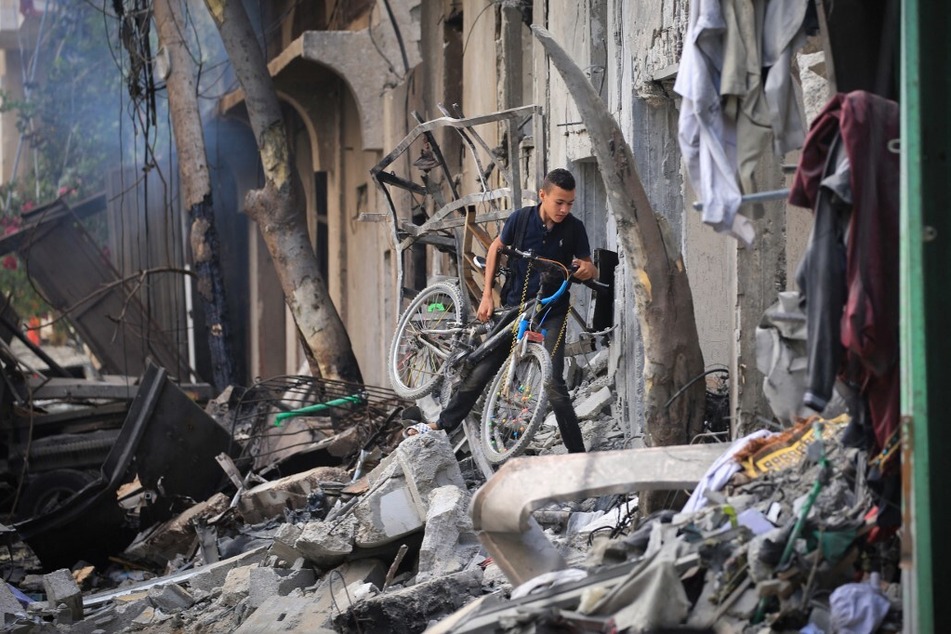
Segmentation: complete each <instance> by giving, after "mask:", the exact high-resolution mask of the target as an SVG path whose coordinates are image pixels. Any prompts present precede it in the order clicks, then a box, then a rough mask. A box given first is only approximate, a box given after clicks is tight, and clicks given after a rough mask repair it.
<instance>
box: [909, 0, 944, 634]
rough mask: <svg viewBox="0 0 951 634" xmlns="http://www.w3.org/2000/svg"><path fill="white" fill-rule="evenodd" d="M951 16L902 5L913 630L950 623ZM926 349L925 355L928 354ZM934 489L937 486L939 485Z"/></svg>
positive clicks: (918, 3)
mask: <svg viewBox="0 0 951 634" xmlns="http://www.w3.org/2000/svg"><path fill="white" fill-rule="evenodd" d="M949 26H951V12H949V11H948V10H947V7H946V5H945V3H943V2H938V1H936V0H930V1H929V0H903V2H902V96H901V101H902V103H901V116H902V118H901V126H902V127H901V149H902V151H901V190H902V191H901V203H902V204H901V313H900V314H901V336H902V338H901V344H902V361H901V371H902V390H901V399H902V405H901V407H902V440H903V448H902V463H903V464H902V470H903V473H902V475H903V483H904V497H903V504H904V508H903V514H904V542H905V543H904V544H903V564H904V568H905V575H904V584H903V585H904V591H905V592H904V594H905V601H904V614H905V631H906V632H920V633H922V634H925V633H931V632H934V631H935V627H936V624H942V627H944V626H945V625H946V624H947V623H949V622H951V621H949V619H951V605H948V604H949V602H948V601H946V600H942V601H939V602H936V601H935V598H936V597H937V598H941V597H948V596H951V595H949V592H951V580H949V577H948V575H947V565H948V563H949V561H951V541H949V540H946V539H940V538H939V536H940V535H941V534H944V533H946V532H947V531H948V529H949V527H951V490H949V489H951V487H948V486H947V478H948V472H947V470H946V468H945V465H947V464H948V453H947V450H948V448H949V447H951V426H949V424H948V420H947V415H948V413H949V412H951V390H949V389H948V385H949V383H948V379H949V376H948V375H949V370H948V363H947V360H948V359H949V358H951V357H949V355H951V337H949V336H948V332H947V325H948V315H949V314H951V313H949V311H951V293H949V292H948V278H949V273H951V248H949V246H951V217H949V214H948V207H949V203H951V170H949V158H951V129H949V127H948V122H947V119H948V115H949V107H951V49H949V47H948V46H947V37H948V33H949ZM926 346H927V348H926ZM932 484H934V486H932Z"/></svg>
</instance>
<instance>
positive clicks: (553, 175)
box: [542, 167, 575, 192]
mask: <svg viewBox="0 0 951 634" xmlns="http://www.w3.org/2000/svg"><path fill="white" fill-rule="evenodd" d="M552 185H554V186H555V187H560V188H562V189H563V190H565V191H568V192H570V191H574V189H575V177H574V176H572V175H571V172H569V171H568V170H566V169H564V168H561V167H559V168H557V169H553V170H552V171H550V172H548V174H547V175H546V176H545V182H544V183H542V189H544V190H545V191H546V192H547V191H548V190H549V189H551V188H552Z"/></svg>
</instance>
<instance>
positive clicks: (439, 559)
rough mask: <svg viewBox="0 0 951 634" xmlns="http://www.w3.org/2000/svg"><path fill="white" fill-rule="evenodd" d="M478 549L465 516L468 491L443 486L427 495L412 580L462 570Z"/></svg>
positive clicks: (467, 516)
mask: <svg viewBox="0 0 951 634" xmlns="http://www.w3.org/2000/svg"><path fill="white" fill-rule="evenodd" d="M478 550H479V541H478V539H477V538H476V536H475V533H473V532H472V519H471V518H470V517H469V495H468V493H466V491H465V490H463V489H459V488H457V487H454V486H444V487H439V488H438V489H435V490H433V492H432V493H430V495H429V512H428V514H427V515H426V533H425V535H424V536H423V543H422V545H421V546H420V551H419V564H418V572H417V575H416V582H417V583H421V582H424V581H428V580H430V579H432V578H434V577H442V576H444V575H447V574H451V573H454V572H459V571H460V570H462V569H463V568H464V567H465V566H466V564H467V563H469V560H470V559H472V557H473V555H475V554H476V552H478Z"/></svg>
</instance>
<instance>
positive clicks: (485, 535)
mask: <svg viewBox="0 0 951 634" xmlns="http://www.w3.org/2000/svg"><path fill="white" fill-rule="evenodd" d="M607 361H608V355H607V353H606V351H604V350H602V351H600V352H598V353H597V354H596V355H595V356H594V357H593V358H592V359H591V360H589V361H588V362H583V361H578V362H577V365H576V367H577V368H578V370H577V371H578V372H579V373H580V376H579V377H577V381H576V384H577V387H575V389H574V401H575V408H576V411H577V412H578V414H579V416H581V417H582V418H583V419H584V422H583V424H582V432H583V434H584V436H585V442H586V445H587V446H588V447H589V448H590V449H591V450H593V451H592V452H590V453H588V454H579V455H571V456H565V455H559V454H562V453H563V451H564V448H563V447H562V445H561V443H560V441H559V439H558V430H557V427H556V426H551V427H543V428H542V429H540V430H539V432H538V435H537V436H536V441H535V444H534V445H533V448H532V449H531V450H530V452H529V453H540V454H548V455H547V456H542V457H532V458H516V459H513V460H511V461H509V462H508V463H507V464H506V465H504V466H503V467H501V468H499V469H498V472H497V473H494V474H492V476H491V478H489V479H488V480H486V479H484V478H482V474H480V473H479V468H478V467H474V466H473V465H474V462H475V458H474V457H472V456H470V455H469V454H468V453H467V451H468V450H467V449H466V446H467V443H466V442H465V437H464V435H462V434H457V435H455V436H453V437H452V438H450V437H449V436H447V435H446V434H445V433H444V432H432V433H425V434H419V435H416V436H411V437H409V438H406V439H403V438H402V437H401V435H400V433H399V431H400V430H399V425H398V422H397V419H398V418H399V417H398V415H394V416H393V417H392V421H391V422H394V424H393V426H392V428H383V429H384V430H385V431H383V432H381V433H380V434H378V435H377V436H376V439H375V440H373V441H372V442H371V441H370V440H367V439H366V437H365V436H360V435H359V434H357V433H356V432H352V433H348V434H346V435H345V436H342V437H341V438H342V439H338V440H337V441H335V442H337V443H338V444H337V445H333V443H330V442H328V441H329V440H330V439H333V438H336V437H337V435H339V434H336V432H334V427H333V420H332V419H331V418H321V419H319V420H317V419H314V420H315V421H316V422H314V421H312V420H311V419H308V418H301V419H295V420H294V421H291V422H293V423H294V424H291V423H290V422H288V423H286V425H287V426H286V429H294V428H297V427H299V426H301V425H303V426H305V427H306V426H308V425H309V429H310V430H311V431H310V432H309V433H315V434H316V433H318V432H319V434H320V435H321V439H319V440H315V441H314V443H315V446H316V445H320V451H319V452H318V453H319V460H327V457H328V456H330V455H331V453H332V451H331V449H329V447H331V445H333V446H334V447H337V446H343V445H347V446H359V447H360V456H359V458H357V457H356V456H352V458H351V459H350V460H349V461H347V462H343V461H341V462H339V463H337V464H334V465H328V464H318V465H316V466H314V465H311V466H307V467H306V468H300V469H298V470H295V471H287V472H285V473H284V474H283V477H273V476H274V475H276V471H275V472H274V473H270V474H268V473H264V472H261V473H264V475H270V476H272V477H271V478H270V479H268V480H265V481H264V482H262V483H259V484H256V485H253V486H252V485H251V483H252V482H255V481H258V480H261V479H262V477H261V475H259V474H258V473H257V472H256V471H253V470H252V471H250V472H246V473H240V471H241V469H242V468H244V467H242V466H240V465H241V464H242V463H241V462H240V461H235V462H234V463H233V464H234V469H235V470H237V471H236V472H235V471H234V470H232V471H233V472H232V473H231V474H230V477H223V478H222V481H223V482H226V483H227V484H226V486H230V487H231V489H230V491H223V492H218V493H216V494H214V495H211V496H209V497H208V498H207V499H205V500H201V501H196V502H194V503H192V504H191V505H190V506H187V507H184V508H179V509H178V513H177V514H175V515H170V516H168V517H166V518H164V521H161V522H156V523H155V524H154V526H152V527H150V528H148V529H147V530H145V531H142V532H140V534H139V537H138V538H137V539H136V540H135V541H134V542H133V544H132V545H131V546H130V547H129V548H128V549H127V550H126V551H125V553H124V554H123V556H124V558H125V559H126V560H130V561H135V562H138V563H139V564H145V565H146V567H148V566H153V567H154V568H155V570H154V571H151V572H149V571H134V570H129V569H123V570H119V571H115V570H113V571H108V572H107V571H103V570H102V569H101V567H94V568H92V570H90V567H89V565H88V564H85V563H84V562H80V564H77V566H75V568H74V570H75V571H76V572H75V573H72V574H71V573H70V571H69V570H66V569H62V570H57V571H56V572H54V573H50V574H47V575H45V576H43V577H42V578H39V577H35V576H31V575H28V574H25V571H24V573H23V574H19V576H16V577H11V578H15V579H16V580H17V584H18V585H19V586H20V587H21V588H24V589H29V592H31V593H32V594H33V595H45V597H46V599H47V600H46V601H42V602H37V603H34V604H32V605H31V607H30V608H29V609H25V608H22V603H21V600H19V599H18V598H17V597H16V596H14V595H13V594H12V591H11V589H12V588H15V587H16V585H17V584H14V585H13V586H10V587H5V588H2V589H0V608H2V609H3V611H4V615H5V619H6V621H7V623H12V622H14V621H15V622H17V623H22V624H24V625H27V626H29V627H34V628H45V627H49V628H58V630H59V631H64V630H68V631H71V632H78V633H89V634H92V633H93V632H95V633H96V634H111V633H116V634H118V633H120V632H122V633H125V632H131V631H136V632H146V633H148V632H155V633H156V634H158V633H160V632H161V633H163V634H164V633H166V632H171V631H202V632H208V633H213V634H217V633H222V634H224V633H225V632H244V633H252V632H254V633H256V632H298V631H308V632H318V633H319V632H366V631H380V632H396V633H400V632H407V633H408V632H414V633H416V632H423V631H424V630H428V631H430V632H432V634H440V633H443V632H452V633H453V634H457V633H458V634H463V633H465V632H480V633H481V632H525V633H528V632H538V631H548V630H549V629H554V628H562V629H563V630H565V631H578V632H597V631H610V630H612V628H613V630H614V631H625V632H646V631H657V630H660V629H663V628H681V627H687V628H693V629H694V630H698V631H710V628H713V627H715V628H716V631H718V632H738V633H739V632H761V631H766V630H767V629H769V628H772V629H773V630H777V631H803V632H831V631H833V628H834V627H840V628H848V627H853V628H854V627H860V628H865V627H866V626H868V627H872V626H874V627H878V628H881V630H880V631H888V628H890V627H892V628H894V626H895V625H896V624H897V623H899V622H900V621H899V619H900V614H901V610H902V603H901V595H902V593H901V586H900V585H899V581H900V575H899V572H898V570H899V568H898V561H899V556H900V550H899V548H898V544H897V537H896V536H895V535H896V526H897V523H896V522H895V520H894V518H893V517H892V516H891V515H890V514H889V512H888V509H890V508H892V507H891V506H889V504H890V502H889V501H888V498H883V497H882V494H881V493H880V491H882V490H883V489H884V488H885V485H884V484H883V483H884V482H886V481H887V479H886V478H881V477H879V478H878V480H876V481H874V482H869V481H867V479H866V473H867V471H868V469H867V466H866V465H867V463H868V461H869V460H868V457H867V456H865V454H864V453H863V452H861V451H859V450H858V449H851V448H847V447H845V446H844V445H843V443H842V441H841V438H842V432H843V430H844V429H845V427H846V426H847V423H848V418H847V417H844V418H840V419H832V420H827V421H826V420H821V419H818V420H815V421H808V422H806V423H802V424H800V425H799V426H797V427H794V428H792V429H790V430H788V431H786V432H784V433H780V434H774V433H769V432H766V431H762V432H758V433H755V434H751V435H750V436H749V437H747V438H744V439H740V440H737V441H735V443H734V444H732V445H729V444H727V443H723V444H703V445H689V446H682V447H669V448H638V449H633V450H632V449H631V448H630V447H631V445H632V444H633V445H635V446H636V445H637V439H631V438H629V437H628V435H627V432H626V431H625V430H624V429H622V424H621V423H620V422H619V421H618V420H616V418H615V417H614V416H613V414H612V409H613V405H614V392H613V390H612V388H611V385H612V383H611V380H610V377H607V376H604V375H603V374H601V373H602V372H604V371H606V369H607V366H608V365H609V364H608V362H607ZM599 368H600V369H599ZM593 371H597V372H598V374H597V375H593V374H592V372H593ZM284 385H285V384H284V383H280V386H281V387H284ZM281 394H282V395H284V394H286V392H281ZM234 398H235V397H234V396H233V395H232V397H230V398H229V399H226V401H222V402H219V403H218V404H217V407H218V408H219V409H220V410H221V411H223V412H225V414H227V413H228V412H232V413H233V412H236V411H244V410H241V408H242V407H244V405H241V404H234V403H233V401H234ZM219 400H220V399H219ZM225 405H227V407H226V406H225ZM285 407H286V405H285ZM282 411H283V410H282ZM399 411H401V410H397V414H398V412H399ZM255 416H257V418H255V419H254V420H255V421H256V422H255V424H257V425H259V424H260V423H259V421H260V420H270V418H268V417H267V416H265V417H264V418H263V419H261V416H260V412H257V413H256V414H255ZM268 416H270V415H268ZM248 417H249V420H250V414H249V415H248ZM271 431H272V434H273V433H274V432H273V430H271ZM269 437H270V440H269V442H273V441H275V439H276V438H277V437H278V436H273V435H272V436H269ZM357 439H359V440H357ZM281 442H282V443H283V441H281ZM348 443H350V444H349V445H348ZM361 443H362V444H361ZM281 446H282V447H285V448H286V447H289V445H287V444H286V443H284V444H282V445H281ZM333 451H336V449H333ZM282 455H284V456H285V457H284V458H283V460H282V462H281V463H280V464H281V465H283V468H285V469H288V468H289V465H290V464H291V463H290V462H288V461H289V460H292V456H291V455H290V454H289V453H285V454H282ZM260 462H261V463H262V464H264V463H267V465H268V467H267V468H268V469H277V466H276V463H275V462H274V461H273V460H260ZM881 462H882V461H881V460H878V464H879V465H880V466H881ZM345 465H347V466H345ZM882 472H886V473H887V469H879V470H878V471H877V472H876V473H875V475H876V476H880V474H881V473H882ZM236 473H239V475H240V477H238V476H236ZM514 474H519V475H518V477H515V476H514ZM653 489H659V490H665V489H667V490H673V489H676V490H682V489H691V490H694V492H695V494H694V495H693V496H691V498H690V501H689V502H688V503H687V505H686V506H684V507H682V508H681V509H679V510H665V511H660V512H658V513H654V514H652V515H649V516H644V515H643V514H642V512H641V510H640V508H639V507H638V496H637V494H638V492H640V491H649V490H653ZM473 500H474V501H473ZM891 504H893V502H891ZM216 558H220V561H215V559H216ZM74 575H83V576H84V578H85V581H84V584H88V586H89V588H90V590H89V591H87V593H86V595H85V596H83V593H82V592H81V591H80V589H79V586H78V585H77V584H76V582H75V581H74ZM37 579H40V581H37ZM110 582H112V583H114V584H115V586H116V587H113V589H111V590H110V589H108V588H109V585H108V584H109V583H110ZM31 584H32V585H31ZM120 584H121V585H120ZM3 590H7V592H3ZM857 623H861V624H862V625H856V624H857ZM869 624H871V625H869ZM546 628H547V629H546ZM809 628H812V629H809ZM33 631H43V630H42V629H36V630H33Z"/></svg>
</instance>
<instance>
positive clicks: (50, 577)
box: [43, 568, 83, 621]
mask: <svg viewBox="0 0 951 634" xmlns="http://www.w3.org/2000/svg"><path fill="white" fill-rule="evenodd" d="M43 589H44V590H45V591H46V601H47V603H48V604H49V607H50V608H51V609H54V610H55V609H56V608H57V607H58V606H60V605H65V606H66V608H67V609H68V611H69V614H70V616H71V617H72V620H73V621H81V620H82V618H83V593H82V590H80V589H79V584H77V583H76V580H75V579H73V575H72V573H70V572H69V570H67V569H65V568H61V569H59V570H54V571H53V572H50V573H48V574H45V575H43Z"/></svg>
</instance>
